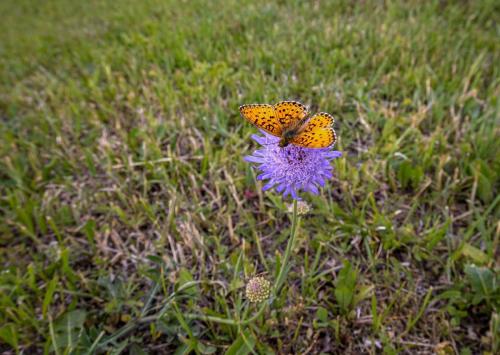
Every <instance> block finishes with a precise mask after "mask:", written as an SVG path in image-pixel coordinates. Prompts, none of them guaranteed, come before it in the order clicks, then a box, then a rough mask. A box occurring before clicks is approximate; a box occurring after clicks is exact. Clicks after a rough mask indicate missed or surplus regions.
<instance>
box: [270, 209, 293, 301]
mask: <svg viewBox="0 0 500 355" xmlns="http://www.w3.org/2000/svg"><path fill="white" fill-rule="evenodd" d="M298 224H299V223H298V216H297V200H293V215H292V231H291V233H290V238H289V239H288V244H287V246H286V250H285V255H284V256H283V261H282V262H281V266H280V272H279V274H278V277H277V279H276V282H275V283H274V295H275V296H276V295H277V294H278V291H279V289H280V288H281V286H282V284H283V282H284V281H285V278H286V275H287V274H288V270H289V268H288V267H287V266H288V260H289V259H290V254H291V252H292V249H293V245H294V244H295V237H296V236H297V225H298Z"/></svg>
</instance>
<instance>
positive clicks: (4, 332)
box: [0, 323, 18, 349]
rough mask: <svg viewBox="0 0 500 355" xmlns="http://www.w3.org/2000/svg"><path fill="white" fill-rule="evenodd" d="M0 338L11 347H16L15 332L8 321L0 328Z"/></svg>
mask: <svg viewBox="0 0 500 355" xmlns="http://www.w3.org/2000/svg"><path fill="white" fill-rule="evenodd" d="M0 339H2V340H3V341H4V342H6V343H7V344H9V345H10V346H12V348H14V349H17V345H18V339H17V332H16V329H15V327H14V325H13V324H10V323H9V324H6V325H4V326H3V327H2V328H0Z"/></svg>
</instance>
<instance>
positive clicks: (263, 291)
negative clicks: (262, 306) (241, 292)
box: [245, 276, 271, 303]
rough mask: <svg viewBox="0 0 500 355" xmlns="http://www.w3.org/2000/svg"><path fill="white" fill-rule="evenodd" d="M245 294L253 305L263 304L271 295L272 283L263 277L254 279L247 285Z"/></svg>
mask: <svg viewBox="0 0 500 355" xmlns="http://www.w3.org/2000/svg"><path fill="white" fill-rule="evenodd" d="M245 294H246V296H247V298H248V300H249V301H250V302H252V303H257V302H262V301H265V300H267V299H268V298H269V295H270V294H271V283H270V282H269V281H268V280H266V279H265V278H263V277H260V276H257V277H252V278H251V279H250V281H248V283H247V287H246V290H245Z"/></svg>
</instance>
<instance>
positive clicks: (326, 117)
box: [240, 101, 337, 148]
mask: <svg viewBox="0 0 500 355" xmlns="http://www.w3.org/2000/svg"><path fill="white" fill-rule="evenodd" d="M240 113H241V115H242V116H243V117H244V118H245V119H246V120H247V121H249V122H250V123H252V124H254V125H255V126H256V127H258V128H260V129H262V130H264V131H266V132H267V133H270V134H272V135H273V136H276V137H280V138H281V139H280V141H279V146H280V147H286V146H287V145H289V144H290V143H292V144H293V145H296V146H299V147H304V148H326V147H329V146H331V145H333V144H335V142H336V141H337V135H336V134H335V130H334V129H333V123H334V119H333V117H332V116H331V115H330V114H328V113H325V112H320V113H317V114H315V115H313V116H312V117H311V118H309V119H308V118H307V115H308V112H307V108H306V107H305V106H304V105H302V104H301V103H299V102H295V101H282V102H278V103H277V104H276V105H274V106H273V105H265V104H251V105H243V106H240Z"/></svg>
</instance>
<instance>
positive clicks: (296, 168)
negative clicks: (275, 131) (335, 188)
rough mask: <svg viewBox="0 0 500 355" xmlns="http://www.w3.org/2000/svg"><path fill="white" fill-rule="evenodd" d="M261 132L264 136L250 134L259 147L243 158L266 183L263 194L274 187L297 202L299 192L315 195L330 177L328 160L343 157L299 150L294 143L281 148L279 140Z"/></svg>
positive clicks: (336, 153) (324, 151)
mask: <svg viewBox="0 0 500 355" xmlns="http://www.w3.org/2000/svg"><path fill="white" fill-rule="evenodd" d="M262 133H263V134H264V136H259V135H257V134H253V135H252V139H253V140H254V141H256V142H257V143H259V144H260V145H262V148H261V149H258V150H256V151H255V152H253V154H252V155H247V156H246V157H245V158H244V159H245V160H246V161H248V162H250V163H256V164H257V166H256V167H257V169H258V170H260V172H261V174H259V175H258V176H257V179H258V180H268V181H267V183H266V184H265V185H264V187H263V188H262V189H263V190H264V191H265V190H269V189H270V188H272V187H275V189H276V192H278V193H282V194H283V197H286V196H287V195H291V196H292V198H294V199H296V200H300V197H299V196H298V194H299V192H300V191H301V190H303V191H307V192H310V193H312V194H314V195H317V194H318V193H319V190H318V187H320V186H325V181H326V180H328V179H331V178H332V176H333V175H332V170H333V167H332V166H331V165H330V161H331V160H333V159H335V158H338V157H340V156H342V153H341V152H339V151H335V150H332V149H331V148H302V147H297V146H294V145H293V144H290V145H288V146H286V147H284V148H280V147H279V146H278V142H279V140H280V139H279V137H275V136H272V135H270V134H268V133H266V132H262Z"/></svg>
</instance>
